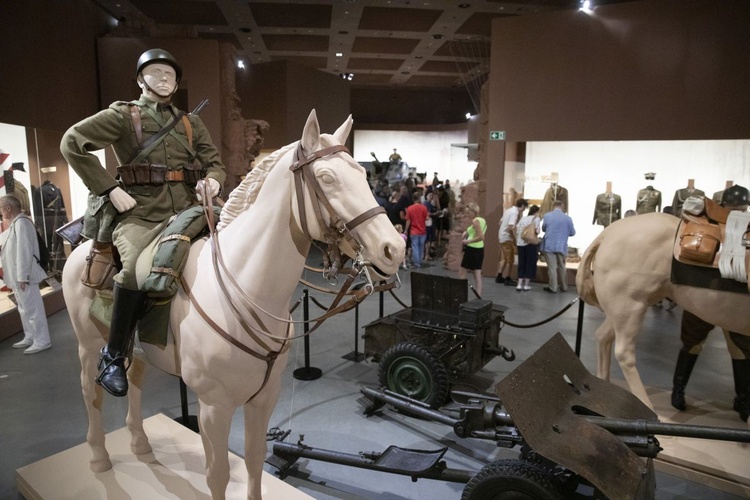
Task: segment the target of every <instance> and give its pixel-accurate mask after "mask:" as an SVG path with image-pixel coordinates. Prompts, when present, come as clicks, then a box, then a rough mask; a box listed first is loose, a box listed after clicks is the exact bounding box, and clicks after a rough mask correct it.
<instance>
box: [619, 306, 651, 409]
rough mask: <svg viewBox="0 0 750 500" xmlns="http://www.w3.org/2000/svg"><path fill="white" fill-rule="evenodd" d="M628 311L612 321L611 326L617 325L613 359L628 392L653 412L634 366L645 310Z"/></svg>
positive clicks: (634, 309)
mask: <svg viewBox="0 0 750 500" xmlns="http://www.w3.org/2000/svg"><path fill="white" fill-rule="evenodd" d="M629 310H630V311H631V314H622V315H620V316H619V317H618V318H617V321H614V320H613V324H615V325H617V326H616V327H615V358H616V359H617V362H618V363H619V364H620V369H622V374H623V376H624V377H625V381H626V382H627V384H628V387H629V388H630V392H632V393H633V394H634V395H635V396H636V397H637V398H638V399H640V400H641V401H642V402H643V404H645V405H646V406H648V407H649V408H650V409H651V410H652V411H653V409H654V405H653V404H652V403H651V399H650V398H649V397H648V394H647V393H646V387H645V386H644V385H643V381H642V380H641V376H640V374H639V373H638V369H637V368H636V366H635V362H636V356H635V339H636V337H637V336H638V334H639V333H640V331H641V327H642V326H643V318H644V316H645V315H646V310H645V308H642V310H641V311H637V309H636V308H635V307H634V308H632V309H629ZM632 311H636V312H632Z"/></svg>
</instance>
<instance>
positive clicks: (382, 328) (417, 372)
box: [364, 272, 515, 408]
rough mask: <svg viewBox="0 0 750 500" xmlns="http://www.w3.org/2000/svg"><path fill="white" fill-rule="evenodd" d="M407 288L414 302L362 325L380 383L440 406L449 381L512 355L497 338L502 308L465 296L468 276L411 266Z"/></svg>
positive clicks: (429, 404)
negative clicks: (445, 273) (463, 276)
mask: <svg viewBox="0 0 750 500" xmlns="http://www.w3.org/2000/svg"><path fill="white" fill-rule="evenodd" d="M411 290H412V307H408V308H406V309H403V310H401V311H399V312H397V313H395V314H391V315H388V316H384V317H382V318H380V319H378V320H376V321H373V322H372V323H370V324H368V325H366V326H365V334H364V339H365V356H371V357H372V358H373V360H374V361H377V362H378V363H379V365H380V366H379V367H378V377H379V380H380V384H381V386H382V387H384V388H386V389H388V390H390V391H393V392H395V393H398V394H403V395H405V396H408V397H410V398H411V399H415V400H417V401H421V402H423V403H425V404H427V405H428V406H430V407H432V408H438V407H440V406H441V405H442V404H443V403H444V402H445V401H446V399H447V397H448V393H449V390H450V386H451V384H452V383H453V382H455V381H457V380H459V379H461V378H464V377H467V376H469V375H472V374H474V373H476V372H477V371H478V370H479V369H480V368H482V367H483V366H484V365H486V364H487V363H489V362H490V361H491V360H492V359H494V358H495V356H498V355H500V356H502V357H503V358H505V359H506V360H508V361H513V360H514V359H515V354H514V353H513V351H512V350H509V349H507V348H505V347H503V346H501V345H500V344H499V343H498V341H499V336H500V329H501V328H502V324H503V315H504V311H505V308H504V307H502V306H497V305H493V303H492V302H491V301H489V300H478V299H477V300H468V287H467V282H466V280H461V279H456V278H450V277H446V276H435V275H431V274H426V273H420V272H413V273H411Z"/></svg>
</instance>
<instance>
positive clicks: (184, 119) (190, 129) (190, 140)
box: [182, 114, 193, 148]
mask: <svg viewBox="0 0 750 500" xmlns="http://www.w3.org/2000/svg"><path fill="white" fill-rule="evenodd" d="M182 124H183V125H185V133H187V138H188V145H189V146H190V147H191V148H192V147H193V126H192V125H190V119H189V118H188V117H187V115H186V114H183V115H182Z"/></svg>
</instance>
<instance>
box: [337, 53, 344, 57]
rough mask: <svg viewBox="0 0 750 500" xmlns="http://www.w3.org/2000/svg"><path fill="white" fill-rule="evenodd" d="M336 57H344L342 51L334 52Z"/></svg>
mask: <svg viewBox="0 0 750 500" xmlns="http://www.w3.org/2000/svg"><path fill="white" fill-rule="evenodd" d="M336 57H344V53H343V52H336Z"/></svg>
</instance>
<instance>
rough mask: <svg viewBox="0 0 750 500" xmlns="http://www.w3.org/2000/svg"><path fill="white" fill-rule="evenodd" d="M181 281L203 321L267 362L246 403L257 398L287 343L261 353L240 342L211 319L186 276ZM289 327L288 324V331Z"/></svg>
mask: <svg viewBox="0 0 750 500" xmlns="http://www.w3.org/2000/svg"><path fill="white" fill-rule="evenodd" d="M180 282H181V283H182V286H183V288H184V289H185V293H187V295H188V297H189V298H190V303H191V304H193V307H195V310H196V311H198V314H199V315H200V317H201V318H203V321H205V322H206V323H208V325H209V326H210V327H211V329H212V330H213V331H215V332H216V333H218V334H219V335H220V336H221V337H222V338H223V339H224V340H226V341H227V342H229V343H230V344H232V345H233V346H235V347H237V348H239V349H240V350H242V351H244V352H246V353H248V354H249V355H251V356H252V357H254V358H256V359H259V360H261V361H265V362H266V374H265V376H264V377H263V383H262V384H261V385H260V388H258V390H257V391H255V394H253V395H252V396H250V398H249V399H248V400H247V401H246V404H247V403H249V402H250V401H252V400H253V398H255V396H257V395H258V394H260V391H262V390H263V388H264V387H265V386H266V384H267V383H268V379H269V378H270V377H271V370H272V369H273V365H274V363H275V362H276V359H277V358H278V357H279V355H280V354H281V353H282V352H284V350H285V348H286V347H287V343H286V342H284V343H283V344H282V346H281V348H280V349H279V350H278V351H270V352H269V353H268V354H267V355H263V354H260V353H257V352H255V351H253V350H252V349H250V348H249V347H247V346H246V345H245V344H243V343H242V342H240V341H239V340H237V339H235V338H234V337H232V336H231V335H229V334H228V333H227V332H226V331H224V329H223V328H221V327H220V326H219V325H218V324H216V322H215V321H214V320H212V319H211V317H210V316H209V315H208V314H206V311H204V310H203V308H202V307H201V305H200V304H199V303H198V301H197V300H196V299H195V296H194V295H193V294H192V292H191V291H190V287H189V286H188V284H187V281H185V278H181V279H180ZM288 329H289V327H288V326H287V331H288Z"/></svg>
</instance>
